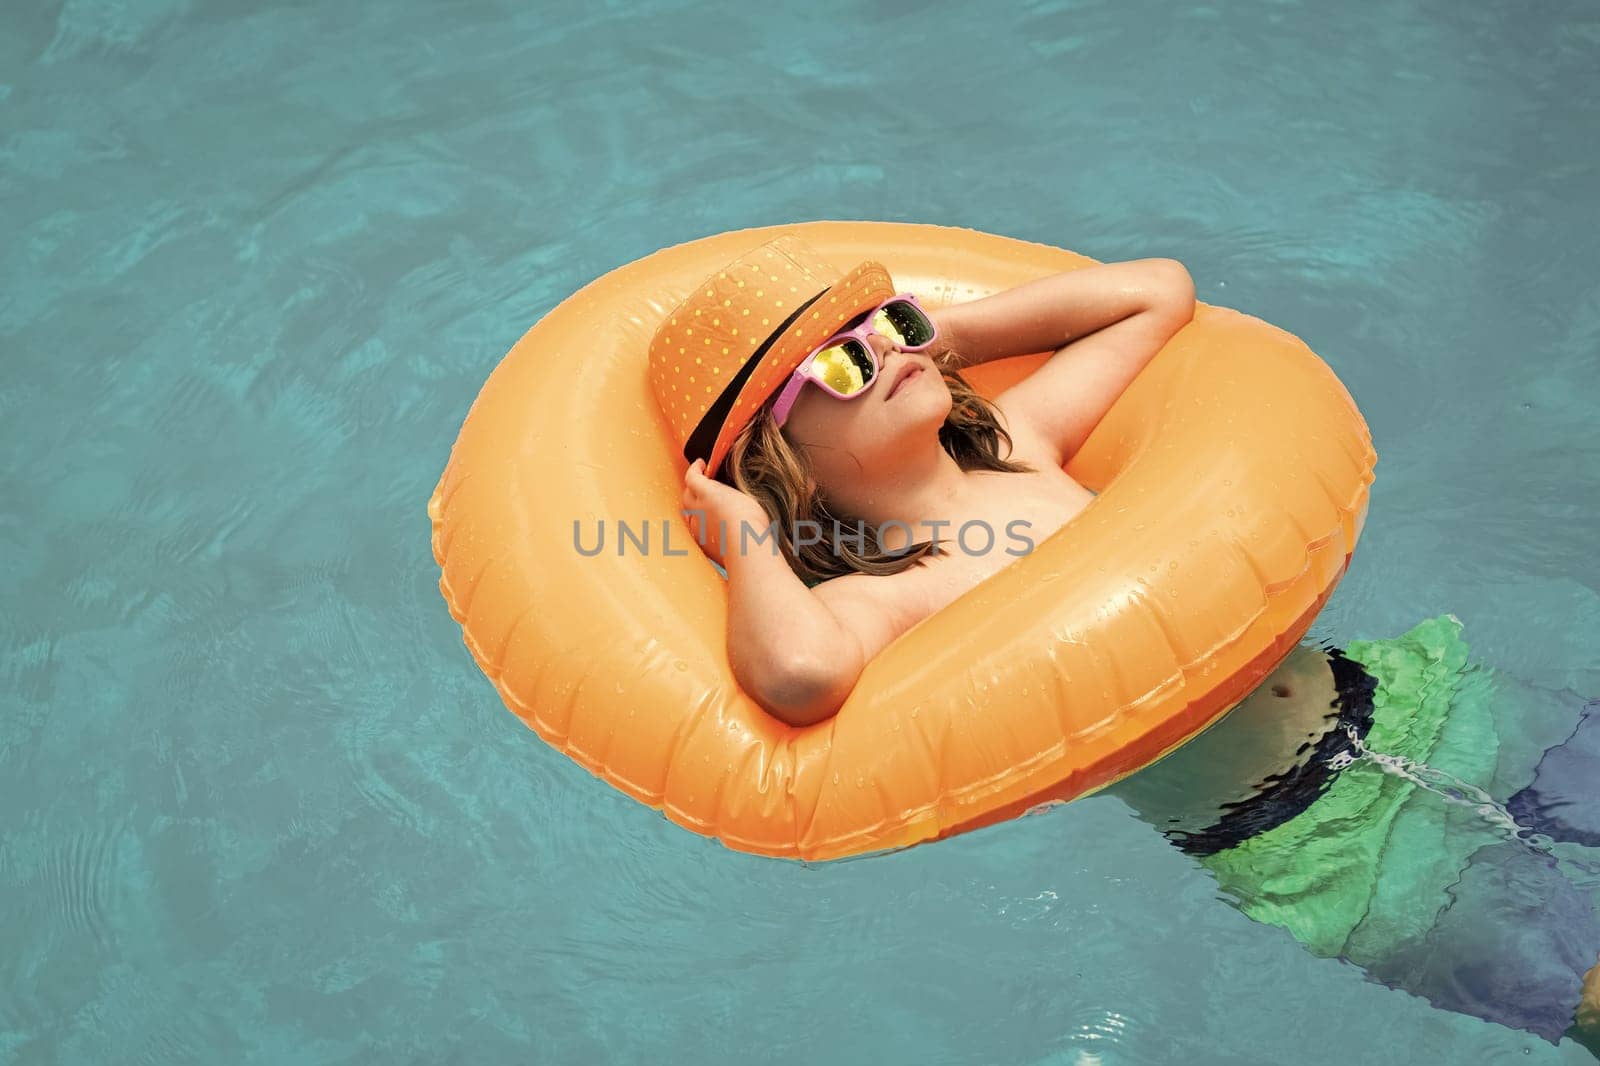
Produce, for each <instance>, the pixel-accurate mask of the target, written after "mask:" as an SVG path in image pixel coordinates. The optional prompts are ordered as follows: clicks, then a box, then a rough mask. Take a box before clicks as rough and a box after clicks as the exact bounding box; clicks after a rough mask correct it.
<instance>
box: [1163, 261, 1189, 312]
mask: <svg viewBox="0 0 1600 1066" xmlns="http://www.w3.org/2000/svg"><path fill="white" fill-rule="evenodd" d="M1155 262H1156V263H1157V264H1159V269H1160V271H1161V275H1160V285H1159V287H1160V292H1161V298H1162V302H1163V303H1164V304H1167V305H1168V306H1170V307H1172V308H1173V309H1174V310H1175V311H1176V312H1177V313H1178V314H1179V315H1180V316H1181V317H1182V318H1183V320H1184V321H1185V322H1187V321H1188V320H1189V319H1191V318H1193V317H1194V299H1195V296H1194V278H1193V277H1191V276H1190V274H1189V268H1188V267H1186V266H1184V265H1183V264H1182V263H1180V262H1178V261H1177V260H1176V259H1157V260H1155Z"/></svg>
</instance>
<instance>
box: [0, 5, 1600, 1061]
mask: <svg viewBox="0 0 1600 1066" xmlns="http://www.w3.org/2000/svg"><path fill="white" fill-rule="evenodd" d="M0 21H3V24H4V32H0V447H3V454H4V457H5V465H4V476H5V483H4V489H5V491H4V493H3V494H0V539H3V544H4V549H5V552H4V564H3V565H4V573H5V577H6V582H5V592H4V597H5V599H4V603H5V606H4V610H3V612H0V651H3V659H0V1062H18V1063H29V1064H32V1063H54V1062H65V1063H99V1062H130V1063H131V1062H150V1063H168V1062H196V1063H215V1062H238V1063H346V1062H369V1061H371V1062H386V1063H393V1062H418V1063H424V1062H426V1063H433V1062H454V1061H462V1062H474V1063H497V1062H519V1063H521V1062H539V1063H589V1062H601V1061H614V1062H633V1061H667V1062H679V1061H683V1062H730V1063H731V1062H740V1063H743V1062H751V1061H763V1062H796V1063H799V1062H873V1063H881V1062H913V1061H915V1062H919V1063H990V1062H994V1063H1049V1064H1085V1066H1088V1064H1104V1066H1112V1064H1122V1063H1167V1062H1180V1061H1181V1062H1187V1063H1223V1062H1227V1063H1277V1062H1283V1061H1295V1062H1299V1063H1302V1064H1306V1066H1314V1064H1320V1063H1346V1062H1361V1063H1386V1062H1407V1063H1410V1062H1475V1063H1476V1062H1495V1061H1516V1062H1520V1063H1554V1062H1584V1061H1589V1057H1588V1056H1587V1055H1586V1054H1585V1053H1583V1052H1582V1051H1581V1050H1579V1049H1577V1048H1576V1047H1575V1046H1574V1045H1572V1044H1571V1043H1570V1042H1568V1043H1567V1044H1565V1045H1563V1046H1562V1047H1560V1048H1555V1047H1552V1046H1550V1045H1547V1044H1543V1043H1541V1042H1539V1041H1538V1040H1537V1039H1536V1038H1534V1037H1532V1036H1530V1035H1528V1034H1525V1033H1517V1032H1513V1031H1510V1030H1507V1029H1504V1028H1500V1027H1496V1026H1494V1025H1492V1024H1489V1023H1486V1022H1483V1021H1480V1020H1478V1019H1475V1018H1472V1017H1468V1016H1464V1015H1459V1014H1452V1013H1447V1012H1444V1011H1439V1010H1436V1009H1433V1008H1432V1007H1430V1006H1428V1005H1427V1004H1426V1003H1425V1002H1424V1001H1422V1000H1420V999H1418V998H1416V997H1413V996H1410V995H1407V994H1405V993H1403V992H1398V991H1394V990H1391V989H1388V988H1384V987H1382V986H1380V985H1378V984H1375V983H1373V982H1370V981H1367V980H1365V979H1364V978H1363V976H1362V974H1361V973H1360V972H1359V971H1358V970H1356V969H1355V968H1354V967H1351V966H1348V965H1342V964H1340V963H1339V962H1337V961H1330V960H1325V959H1319V958H1315V957H1313V956H1311V955H1310V954H1308V953H1307V952H1306V951H1305V950H1304V949H1302V948H1301V947H1300V946H1299V945H1298V944H1296V943H1295V942H1294V940H1293V939H1292V938H1290V937H1289V936H1287V935H1286V934H1284V933H1283V932H1282V931H1281V930H1279V929H1276V928H1273V927H1269V926H1265V925H1261V924H1258V923H1255V922H1252V921H1250V920H1249V919H1248V918H1246V917H1245V916H1244V915H1243V914H1241V913H1240V912H1239V911H1238V910H1237V909H1235V908H1233V907H1231V906H1230V905H1229V904H1228V903H1226V902H1224V901H1223V900H1221V899H1220V898H1219V897H1218V894H1217V892H1216V886H1215V884H1214V883H1213V882H1212V881H1210V880H1209V879H1208V878H1207V876H1206V875H1205V873H1204V872H1203V871H1202V869H1201V868H1200V867H1199V865H1198V864H1197V863H1196V862H1195V861H1193V860H1192V859H1190V858H1189V857H1187V856H1185V855H1183V854H1181V853H1180V852H1178V851H1177V850H1176V849H1174V848H1173V847H1171V846H1170V845H1169V844H1167V843H1166V842H1165V841H1164V840H1163V839H1162V838H1161V837H1160V835H1159V834H1158V833H1157V832H1156V830H1155V828H1154V827H1152V826H1151V825H1149V824H1147V823H1146V822H1144V821H1141V820H1140V819H1139V818H1138V817H1136V816H1135V815H1134V813H1133V811H1132V809H1131V808H1129V807H1128V806H1127V805H1126V804H1124V803H1122V802H1121V801H1119V800H1117V799H1116V798H1114V797H1113V796H1108V795H1100V796H1093V797H1089V798H1087V799H1085V800H1083V801H1081V802H1079V803H1074V804H1070V805H1068V806H1066V807H1061V808H1057V809H1054V810H1052V811H1050V812H1048V813H1047V814H1044V815H1041V816H1038V817H1029V818H1023V819H1020V820H1018V821H1015V822H1012V823H1008V824H1005V825H1002V826H998V827H994V828H992V829H987V830H983V831H980V832H976V833H972V834H969V835H966V836H964V837H958V838H956V839H953V840H950V841H946V842H941V843H938V844H935V845H931V846H926V847H919V848H914V849H911V850H909V851H905V852H901V853H897V854H894V855H890V856H886V857H880V858H875V859H870V860H862V861H853V862H844V863H837V864H831V865H820V866H807V865H800V864H793V863H783V862H777V861H772V860H765V859H759V858H755V857H752V856H747V855H742V854H737V853H733V852H730V851H727V850H725V849H723V848H722V847H721V846H720V845H718V844H716V843H715V842H713V841H708V840H705V839H703V838H700V837H698V836H695V835H693V834H691V833H688V832H687V831H685V830H682V829H679V828H677V827H676V826H674V825H672V824H670V823H668V822H667V821H665V820H664V819H663V818H662V817H661V816H660V815H659V814H657V813H655V812H653V811H650V810H648V809H646V808H644V807H642V806H640V805H638V804H635V803H633V802H632V801H631V800H628V799H625V798H624V797H622V796H621V795H620V794H618V793H616V792H615V791H614V790H612V789H610V788H609V787H607V786H605V785H604V784H602V783H600V782H599V781H597V780H595V779H593V778H591V777H590V776H589V775H587V774H586V773H585V772H584V771H582V770H581V769H579V768H578V767H577V766H575V765H574V764H573V763H571V762H570V761H569V760H567V759H566V758H565V757H563V756H561V755H559V754H558V753H556V752H554V751H552V750H550V749H548V748H547V747H545V746H544V745H543V744H541V743H540V742H539V741H538V740H537V738H536V737H535V736H534V735H533V734H532V733H531V732H529V731H528V730H527V729H525V728H524V727H523V726H522V725H521V724H520V723H519V722H518V721H517V720H516V719H515V718H513V717H512V716H511V715H510V714H508V713H507V712H506V711H505V710H504V709H503V707H502V706H501V704H500V701H499V699H498V697H497V696H496V695H495V693H494V691H493V690H492V688H491V687H490V685H489V683H488V682H487V681H486V680H485V679H484V678H483V677H482V675H481V674H480V673H479V672H478V670H477V668H476V667H475V666H474V665H473V663H472V661H471V658H470V656H469V654H468V652H467V650H466V649H465V647H464V646H463V645H462V643H461V638H460V631H459V629H458V628H457V627H456V625H455V623H454V622H452V621H451V619H450V618H449V616H448V614H447V612H446V610H445V607H444V604H443V601H442V600H441V598H440V596H439V595H438V591H437V588H436V582H437V570H436V568H435V567H434V564H433V562H432V559H431V556H430V554H429V548H428V522H427V518H426V515H425V513H424V510H423V508H424V505H425V501H426V499H427V496H428V493H429V491H430V490H431V488H432V486H433V483H434V481H435V479H436V478H437V476H438V474H439V471H440V470H441V469H442V467H443V464H444V461H445V458H446V456H447V454H448V450H449V446H450V443H451V441H452V440H453V439H454V435H455V432H456V430H457V429H458V428H459V426H460V423H461V420H462V418H463V417H464V416H465V414H466V410H467V408H468V406H469V405H470V403H471V401H472V399H473V397H474V396H475V395H476V393H477V390H478V388H479V386H480V385H481V384H482V382H483V380H484V378H485V377H486V376H487V375H488V373H489V371H490V370H491V369H492V368H493V366H494V365H495V363H496V362H497V361H498V360H499V358H500V357H501V356H502V355H503V354H504V353H505V351H506V350H507V349H508V348H509V347H510V345H511V344H512V342H513V341H515V340H516V338H517V337H518V336H520V335H521V333H522V332H523V331H524V330H525V329H526V328H527V327H528V326H529V325H531V324H532V323H533V322H534V321H536V320H537V319H538V318H539V316H540V315H542V314H543V313H545V312H546V311H548V310H549V309H550V308H551V307H553V306H554V305H555V304H556V303H557V302H558V301H559V300H560V299H561V298H563V297H564V296H565V295H567V294H568V293H570V292H571V291H573V290H574V289H576V288H577V287H579V286H581V285H583V284H584V283H586V282H588V281H589V280H591V279H593V278H595V277H597V276H599V275H600V274H603V273H605V272H606V271H608V270H610V269H612V268H614V267H616V266H618V265H621V264H623V263H625V262H628V261H630V260H633V259H636V258H638V257H640V256H643V255H646V254H648V253H649V252H651V251H654V250H656V249H657V248H660V247H662V246H665V245H669V244H675V243H679V242H681V241H685V240H692V239H695V238H697V237H700V236H704V235H707V234H710V233H714V232H719V231H723V230H729V229H737V228H742V227H748V226H765V225H773V224H779V223H783V222H788V221H804V220H810V219H823V218H844V219H851V218H862V219H888V220H903V221H916V222H933V223H940V224H946V225H959V226H968V227H972V228H975V229H980V230H986V231H990V232H996V233H1002V234H1006V235H1009V236H1015V237H1019V238H1024V239H1028V240H1035V241H1042V242H1046V243H1051V244H1057V245H1061V246H1063V247H1067V248H1071V249H1073V250H1075V251H1079V252H1082V253H1084V254H1087V255H1090V256H1093V257H1095V258H1097V259H1101V260H1116V259H1128V258H1139V257H1144V256H1171V257H1175V258H1178V259H1180V260H1182V261H1183V262H1184V263H1185V264H1187V265H1188V267H1189V269H1190V271H1191V273H1192V274H1193V276H1194V278H1195V280H1196V283H1197V287H1198V292H1199V298H1200V299H1201V300H1204V301H1207V302H1211V303H1218V304H1225V305H1228V306H1233V307H1238V308H1240V309H1242V310H1245V311H1247V312H1249V313H1251V314H1255V315H1258V316H1260V317H1262V318H1265V319H1267V320H1269V321H1271V322H1273V323H1275V324H1278V325H1281V326H1283V327H1284V328H1286V329H1289V330H1291V331H1292V332H1295V333H1297V334H1298V335H1300V336H1301V337H1303V338H1304V339H1305V340H1306V341H1307V342H1308V343H1309V344H1310V345H1311V347H1312V348H1313V349H1314V350H1315V351H1317V352H1318V354H1319V355H1321V356H1322V357H1323V358H1324V359H1325V360H1327V362H1328V363H1329V365H1330V366H1331V367H1333V369H1334V370H1335V371H1336V372H1337V373H1338V374H1339V376H1340V378H1341V379H1342V380H1343V381H1344V382H1345V384H1346V386H1347V387H1348V388H1349V390H1350V391H1351V393H1352V395H1353V396H1354V397H1355V398H1356V400H1357V402H1358V403H1359V404H1360V405H1361V408H1362V410H1363V413H1364V414H1365V416H1366V418H1367V420H1368V422H1369V424H1370V425H1371V427H1372V431H1373V436H1374V440H1375V444H1376V447H1377V450H1378V452H1379V456H1380V462H1379V466H1378V474H1377V481H1376V483H1375V484H1374V485H1373V489H1372V491H1373V496H1372V504H1371V511H1370V515H1369V518H1368V523H1367V527H1366V530H1365V534H1364V537H1363V540H1362V542H1361V545H1360V548H1359V549H1358V551H1357V553H1356V557H1355V560H1354V562H1353V565H1352V568H1351V571H1350V573H1349V575H1348V576H1347V578H1346V579H1345V581H1344V583H1343V584H1342V585H1341V586H1340V588H1339V590H1338V592H1337V594H1336V595H1335V597H1334V599H1333V600H1332V602H1331V603H1330V605H1329V607H1328V608H1327V609H1326V610H1325V611H1324V613H1323V614H1322V615H1321V617H1320V618H1319V619H1318V621H1317V623H1316V625H1315V626H1314V627H1313V630H1312V632H1311V633H1310V634H1308V637H1307V639H1308V640H1316V641H1320V640H1332V641H1335V642H1339V643H1343V642H1345V641H1347V640H1350V639H1359V638H1374V637H1387V636H1392V635H1394V634H1397V633H1400V632H1403V631H1404V630H1406V629H1408V628H1409V627H1410V626H1411V625H1413V624H1414V623H1415V622H1416V621H1418V620H1419V619H1422V618H1427V617H1432V616H1435V615H1437V614H1440V613H1443V612H1451V613H1453V614H1455V615H1456V616H1458V617H1459V618H1461V619H1462V620H1463V621H1464V623H1465V630H1464V634H1463V635H1464V637H1465V639H1466V640H1467V641H1468V642H1469V643H1470V644H1471V646H1472V648H1473V652H1474V655H1475V656H1476V657H1477V658H1478V659H1479V660H1480V661H1481V662H1482V663H1484V664H1486V665H1490V666H1492V667H1493V668H1494V669H1495V670H1496V671H1498V672H1499V673H1500V675H1501V676H1503V677H1505V678H1508V679H1509V682H1508V684H1509V688H1508V691H1513V692H1515V693H1516V694H1517V696H1516V698H1515V699H1508V701H1507V705H1506V707H1505V714H1506V715H1507V717H1508V719H1509V724H1508V726H1507V728H1506V730H1505V732H1506V735H1507V738H1508V739H1507V740H1506V741H1505V743H1506V744H1508V745H1510V749H1509V753H1508V755H1507V757H1506V761H1505V763H1504V765H1505V766H1506V767H1507V773H1506V779H1505V780H1503V781H1500V782H1498V784H1500V785H1504V786H1505V789H1504V790H1497V791H1496V793H1495V795H1496V797H1497V798H1498V799H1500V800H1502V801H1503V800H1504V799H1505V797H1506V795H1507V794H1508V792H1509V791H1510V790H1511V789H1514V788H1515V787H1519V786H1520V785H1521V784H1524V783H1526V782H1525V781H1514V780H1512V779H1513V778H1514V777H1515V776H1516V774H1517V768H1518V767H1521V768H1522V770H1523V771H1524V772H1531V767H1532V765H1533V763H1534V760H1535V759H1536V758H1537V755H1538V753H1539V751H1541V750H1542V749H1543V747H1544V746H1546V745H1548V744H1552V743H1555V742H1556V741H1558V740H1560V739H1561V738H1562V737H1563V736H1564V735H1565V734H1566V733H1567V732H1568V731H1569V730H1570V728H1571V725H1572V715H1573V714H1575V712H1576V707H1577V705H1578V703H1579V702H1581V698H1582V697H1584V696H1594V695H1600V658H1597V656H1596V655H1595V652H1594V647H1595V635H1596V633H1600V578H1597V576H1596V575H1597V570H1596V567H1595V563H1594V559H1595V556H1596V552H1597V549H1600V534H1597V530H1600V432H1597V430H1596V428H1595V427H1596V421H1595V415H1594V411H1595V409H1596V406H1597V404H1600V354H1597V353H1600V285H1597V283H1596V280H1597V278H1600V252H1597V251H1596V246H1595V243H1594V241H1593V231H1594V224H1595V220H1596V219H1597V218H1600V149H1597V147H1596V145H1597V144H1600V141H1597V139H1596V137H1595V129H1596V121H1597V115H1600V89H1597V84H1600V83H1597V82H1596V80H1595V78H1594V71H1595V70H1596V69H1597V61H1600V12H1597V10H1596V8H1595V7H1594V6H1593V5H1592V4H1587V3H1577V2H1568V0H1558V2H1553V3H1547V4H1541V5H1537V6H1535V7H1529V8H1517V7H1510V6H1498V7H1496V6H1489V5H1465V6H1461V5H1453V4H1447V3H1443V2H1441V0H1420V2H1418V0H1414V2H1407V3H1401V4H1376V3H1355V4H1346V5H1338V6H1329V5H1310V4H1304V3H1298V2H1263V3H1250V4H1237V5H1227V6H1225V7H1211V6H1201V5H1165V4H1156V3H1153V2H1149V0H1135V2H1127V3H1109V2H1046V3H1025V4H1020V5H1015V6H1012V7H1009V8H1006V9H1003V10H995V11H987V10H984V9H981V8H979V7H977V6H974V5H954V4H948V5H909V4H898V3H896V4H880V5H872V6H870V8H869V7H866V6H857V5H846V4H840V3H822V4H808V5H804V6H803V7H801V8H798V9H796V10H794V11H781V10H767V9H763V8H758V7H749V6H746V7H737V6H733V5H700V4H686V3H673V2H659V0H651V2H645V3H630V4H623V3H608V4H599V5H587V6H580V5H576V4H540V5H513V4H507V3H490V2H473V3H466V2H458V3H449V4H423V3H416V2H398V3H392V4H385V5H375V4H374V5H348V4H344V5H341V4H312V3H282V4H270V5H266V4H264V5H221V6H217V5H211V6H207V5H200V4H194V3H190V2H188V0H145V2H141V3H137V4H134V3H118V2H116V0H65V2H61V3H44V2H32V0H24V2H22V3H19V4H12V5H9V6H8V7H7V8H6V11H5V13H4V15H3V16H0ZM1593 859H1594V857H1593V856H1592V854H1591V855H1589V856H1588V858H1587V859H1584V858H1583V856H1581V855H1580V856H1578V857H1577V858H1575V859H1573V860H1572V862H1573V873H1574V875H1575V876H1577V877H1580V878H1581V877H1588V878H1589V879H1590V880H1589V884H1590V886H1591V887H1593V886H1594V885H1595V883H1596V882H1597V881H1600V873H1597V872H1596V869H1595V866H1594V862H1593ZM1585 863H1587V865H1585Z"/></svg>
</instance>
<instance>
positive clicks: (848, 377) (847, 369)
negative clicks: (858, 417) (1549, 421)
mask: <svg viewBox="0 0 1600 1066" xmlns="http://www.w3.org/2000/svg"><path fill="white" fill-rule="evenodd" d="M811 372H812V373H813V374H815V375H816V376H817V378H818V379H820V380H821V381H823V382H825V383H826V384H827V385H828V386H829V387H830V388H833V389H835V390H837V391H839V392H842V393H844V394H845V395H846V396H848V395H850V394H851V393H852V392H855V391H857V390H858V389H861V388H862V387H864V386H865V385H866V383H867V382H866V379H865V378H864V377H863V376H862V374H861V367H860V365H859V364H857V363H856V361H855V360H854V359H852V358H850V353H849V352H847V351H845V348H844V345H842V344H835V345H834V346H833V347H831V348H824V349H823V350H822V351H820V352H818V353H817V359H816V362H814V363H812V364H811Z"/></svg>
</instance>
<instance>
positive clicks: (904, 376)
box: [884, 365, 922, 400]
mask: <svg viewBox="0 0 1600 1066" xmlns="http://www.w3.org/2000/svg"><path fill="white" fill-rule="evenodd" d="M920 373H922V368H921V367H920V366H915V365H913V366H912V367H911V368H910V369H908V370H906V371H904V372H902V373H901V375H900V380H898V381H896V382H895V383H894V387H893V388H891V389H890V390H889V395H888V396H885V397H884V399H885V400H892V399H894V394H895V393H897V392H899V391H900V386H902V385H904V384H905V383H906V382H908V381H910V380H911V379H912V378H914V377H916V376H917V375H918V374H920Z"/></svg>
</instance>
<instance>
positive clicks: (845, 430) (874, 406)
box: [783, 335, 951, 486]
mask: <svg viewBox="0 0 1600 1066" xmlns="http://www.w3.org/2000/svg"><path fill="white" fill-rule="evenodd" d="M869 343H870V344H871V345H872V347H873V350H874V351H875V352H876V353H877V355H878V376H877V378H876V379H874V380H873V382H872V383H871V384H870V385H868V386H867V389H866V391H865V393H863V394H862V395H860V396H857V397H852V398H850V399H847V400H844V399H840V398H839V397H837V396H833V395H831V394H829V393H828V392H827V391H826V390H825V389H821V388H817V387H815V386H810V385H808V386H807V387H806V388H805V389H804V390H802V391H801V393H800V396H799V398H798V399H796V400H795V403H794V407H793V409H791V411H790V412H789V419H788V422H787V423H786V424H785V425H784V427H783V432H784V436H786V437H787V438H788V439H789V441H790V442H791V443H793V444H795V445H796V446H799V447H803V448H805V450H806V453H807V456H808V458H809V459H810V460H811V462H812V464H813V466H814V469H815V470H816V473H817V476H818V479H819V481H821V483H822V484H823V485H824V486H826V485H827V484H828V483H829V481H828V475H829V474H830V473H831V472H834V471H837V472H838V473H839V474H840V475H841V476H844V477H859V476H860V474H861V471H862V470H863V469H866V470H874V471H878V470H883V469H886V468H891V467H893V466H894V465H895V463H896V460H897V457H899V456H903V455H905V454H906V453H907V452H908V451H909V450H911V449H913V448H917V447H919V440H920V441H921V442H922V443H925V442H926V440H927V439H928V438H930V437H931V438H933V439H934V440H935V442H937V436H938V432H939V427H941V426H942V425H944V420H945V418H946V417H947V416H948V415H949V414H950V406H951V397H950V387H949V386H948V385H946V384H945V381H944V378H943V377H942V376H941V375H940V374H939V371H938V370H937V369H936V368H935V367H934V364H933V360H932V359H931V358H929V356H928V355H927V353H925V352H903V351H901V350H900V349H899V348H896V347H895V346H894V345H893V344H892V343H891V342H890V341H889V340H888V339H887V338H886V337H883V336H880V335H873V336H872V337H871V338H870V341H869ZM908 368H915V369H916V370H917V371H919V372H918V373H915V374H913V375H912V376H911V377H909V378H906V379H905V381H904V382H903V383H902V382H901V381H900V376H901V374H902V373H904V372H906V370H907V369H908ZM896 384H899V388H898V389H896V388H895V386H896ZM891 391H893V392H894V395H893V396H892V397H891V396H890V395H889V393H890V392H891Z"/></svg>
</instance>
